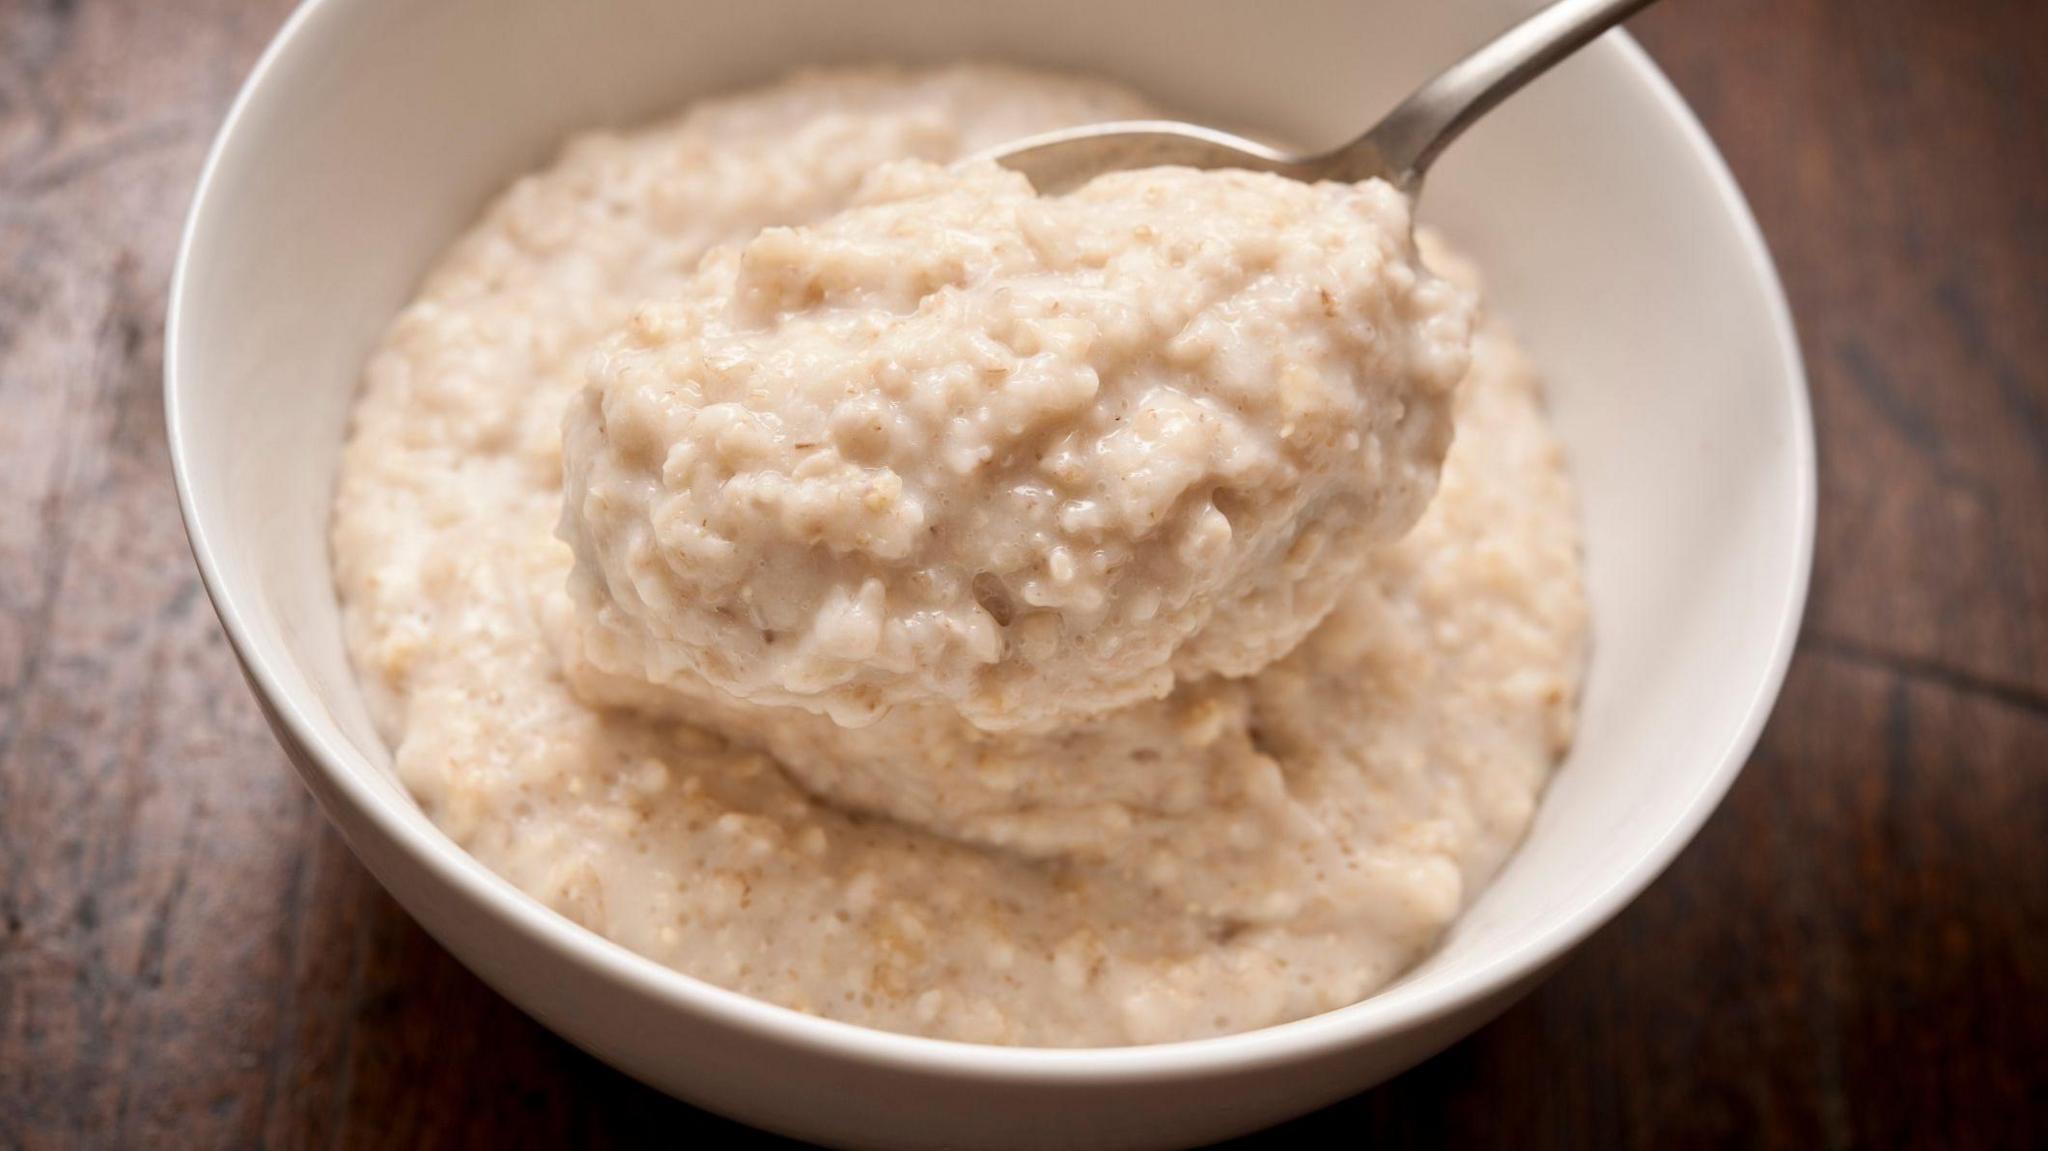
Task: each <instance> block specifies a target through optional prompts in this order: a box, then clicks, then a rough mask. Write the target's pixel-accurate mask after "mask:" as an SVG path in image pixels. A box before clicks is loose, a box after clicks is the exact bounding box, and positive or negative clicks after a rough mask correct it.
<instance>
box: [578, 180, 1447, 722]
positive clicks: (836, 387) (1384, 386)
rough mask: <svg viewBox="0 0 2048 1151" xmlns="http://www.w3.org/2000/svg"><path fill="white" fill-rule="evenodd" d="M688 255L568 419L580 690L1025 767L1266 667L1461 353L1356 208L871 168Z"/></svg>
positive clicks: (1440, 307)
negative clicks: (801, 218) (984, 748)
mask: <svg viewBox="0 0 2048 1151" xmlns="http://www.w3.org/2000/svg"><path fill="white" fill-rule="evenodd" d="M859 200H860V203H859V205H858V206H857V207H856V208H854V209H852V210H850V211H848V212H846V213H844V214H842V215H839V216H836V217H834V218H833V219H832V220H831V221H829V222H826V223H823V224H820V225H819V226H816V227H807V228H771V229H768V230H767V231H764V232H762V233H761V234H760V235H759V236H756V237H754V238H753V239H751V240H749V241H747V242H746V243H745V244H736V245H730V246H727V247H724V248H721V249H718V250H716V251H714V252H713V253H712V254H711V255H710V256H709V257H708V258H707V259H706V260H705V263H704V265H703V267H702V268H701V269H700V270H699V272H698V274H697V277H696V279H695V281H694V282H693V283H692V284H690V285H689V286H688V287H687V288H685V289H684V291H683V293H682V294H681V295H679V296H677V297H674V298H672V299H668V300H663V301H660V302H656V303H651V304H649V305H647V306H646V307H643V308H641V309H639V310H638V311H636V312H635V313H634V315H633V318H632V319H631V320H630V321H629V322H628V323H627V325H626V329H625V331H624V332H623V333H622V334H621V335H620V336H619V337H618V338H616V339H613V340H610V341H607V342H606V343H605V345H604V346H603V349H602V350H601V351H600V352H599V353H598V354H597V356H596V357H595V359H594V362H593V363H594V366H593V368H592V379H591V387H590V388H588V389H587V390H586V391H585V392H584V393H583V394H582V396H581V397H580V398H579V399H578V400H577V401H576V402H575V403H573V404H572V405H571V406H570V409H569V411H570V414H569V419H568V423H567V426H566V429H565V432H564V443H565V449H566V460H565V464H566V476H565V486H566V488H567V491H568V493H569V494H568V498H567V501H566V503H565V508H564V517H563V526H564V535H565V536H566V537H567V538H568V540H569V542H570V543H571V544H572V545H573V546H574V548H575V550H576V554H577V564H576V569H575V574H574V576H573V577H572V581H571V585H570V586H571V590H572V593H573V594H574V595H575V597H576V599H577V601H578V604H579V606H580V607H582V608H584V609H585V612H584V614H585V616H586V619H587V623H588V630H589V635H588V636H587V642H586V644H585V650H586V652H587V653H588V654H589V656H590V658H591V659H592V661H593V662H595V663H597V664H599V665H600V666H602V667H603V668H605V670H608V671H615V672H620V673H623V674H626V675H629V676H635V677H644V678H646V679H648V680H649V681H650V682H653V683H657V684H681V685H683V686H684V687H685V689H687V690H697V689H700V688H707V687H708V688H711V689H715V690H717V691H719V692H722V693H724V694H726V695H729V696H733V697H737V698H739V699H744V700H747V701H749V702H753V703H764V704H779V705H796V706H801V707H805V708H806V709H809V710H817V711H821V712H824V713H826V714H828V715H830V716H831V717H832V718H833V719H834V720H836V721H837V722H838V723H840V724H842V725H845V726H860V725H864V724H867V723H870V722H873V721H874V720H875V718H876V717H878V716H880V715H882V714H884V713H886V712H888V711H890V710H891V709H893V708H895V707H898V706H901V705H905V704H934V705H937V706H940V707H942V708H947V709H951V710H957V711H959V712H960V713H962V714H963V715H964V716H965V717H966V718H967V719H968V721H969V722H971V723H973V724H974V725H975V726H977V727H981V728H985V729H990V730H1017V729H1044V728H1048V727H1052V726H1056V725H1059V724H1064V723H1068V722H1072V721H1074V720H1078V719H1085V718H1087V717H1089V716H1091V715H1095V714H1100V713H1103V712H1107V711H1113V710H1117V709H1120V708H1123V707H1127V706H1129V705H1131V704H1135V703H1139V702H1142V701H1149V700H1156V699H1159V698H1161V697H1163V696H1165V695H1166V694H1167V693H1168V692H1169V691H1170V690H1171V689H1172V687H1173V685H1174V683H1175V682H1176V681H1177V680H1194V679H1200V678H1202V677H1204V676H1211V675H1230V676H1242V675H1247V674H1250V673H1252V672H1255V671H1257V670H1259V669H1260V668H1262V667H1264V666H1266V665H1267V664H1269V663H1271V662H1273V660H1274V659H1276V658H1278V657H1279V656H1282V655H1285V654H1286V653H1287V652H1289V651H1291V650H1293V648H1294V647H1295V645H1296V644H1298V643H1300V642H1301V638H1302V637H1303V636H1304V635H1306V634H1307V633H1308V631H1309V629H1311V628H1312V627H1314V626H1315V625H1316V624H1317V623H1318V622H1320V621H1321V620H1322V618H1323V617H1324V616H1325V615H1327V614H1328V613H1329V610H1330V608H1331V606H1332V605H1333V604H1335V603H1336V601H1337V597H1338V594H1339V592H1340V591H1341V589H1343V588H1345V587H1347V586H1349V585H1350V584H1351V583H1353V582H1354V580H1355V579H1356V577H1357V575H1358V573H1359V570H1360V569H1361V568H1362V567H1363V565H1364V563H1365V560H1366V558H1367V556H1368V554H1369V552H1370V550H1371V547H1372V546H1373V545H1374V544H1378V543H1384V542H1387V541H1389V540H1391V539H1394V538H1396V537H1398V536H1400V535H1401V534H1402V533H1404V532H1406V531H1407V530H1408V529H1409V528H1410V527H1411V526H1413V524H1414V522H1415V518H1416V517H1417V516H1418V515H1420V514H1421V511H1422V507H1423V504H1424V503H1426V502H1427V500H1428V498H1429V496H1430V494H1431V493H1432V492H1433V491H1434V490H1435V487H1436V477H1437V470H1438V468H1439V467H1440V466H1441V465H1442V461H1443V454H1444V449H1445V448H1446V447H1447V446H1448V444H1449V442H1450V423H1449V416H1450V396H1451V390H1452V388H1453V387H1455V386H1456V384H1457V382H1458V380H1459V379H1460V377H1462V376H1463V375H1464V372H1465V367H1466V363H1467V354H1466V353H1467V347H1468V344H1469V324H1468V320H1467V314H1468V307H1467V303H1466V299H1465V296H1464V294H1463V293H1462V292H1459V291H1458V290H1456V289H1454V288H1452V287H1450V286H1449V285H1447V284H1445V283H1444V282H1443V281H1441V280H1438V279H1436V278H1435V277H1434V276H1429V275H1426V274H1423V273H1421V272H1420V271H1419V270H1418V268H1417V266H1416V263H1415V261H1414V259H1413V258H1412V255H1411V252H1412V244H1411V242H1410V239H1409V226H1408V207H1407V203H1406V200H1405V199H1404V198H1403V197H1402V196H1401V195H1400V193H1398V192H1396V191H1394V190H1393V189H1392V188H1390V187H1388V186H1387V185H1386V184H1384V183H1380V182H1377V181H1375V182H1373V183H1370V184H1363V185H1359V186H1357V187H1352V186H1349V185H1342V184H1319V185H1309V184H1303V183H1300V182H1297V181H1293V180H1288V179H1285V178H1282V177H1279V176H1270V175H1255V174H1253V173H1249V172H1193V171H1188V170H1184V169H1172V170H1156V171H1147V172H1127V173H1116V174H1113V175H1110V176H1106V177H1104V178H1103V179H1101V180H1098V181H1095V182H1094V183H1092V184H1090V185H1088V186H1087V187H1085V188H1082V189H1080V190H1079V191H1077V192H1075V193H1074V194H1072V195H1070V196H1061V197H1053V198H1044V199H1041V198H1039V197H1038V196H1037V195H1036V194H1034V193H1033V191H1032V189H1031V185H1030V184H1029V183H1028V182H1027V181H1026V180H1025V179H1024V177H1022V176H1019V175H1017V174H1015V173H1012V172H1005V171H1002V170H1000V169H998V168H996V167H995V166H993V165H987V166H985V167H983V168H980V169H976V170H973V171H969V172H965V173H951V172H948V171H947V170H946V169H944V168H940V167H936V166H933V165H930V164H926V163H906V164H900V165H894V166H890V167H886V168H884V169H882V170H880V171H879V172H878V173H877V174H876V175H875V177H873V178H871V179H870V180H869V181H868V182H867V184H866V185H865V187H864V188H863V190H862V192H861V194H860V196H859Z"/></svg>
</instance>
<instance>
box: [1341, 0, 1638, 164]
mask: <svg viewBox="0 0 2048 1151" xmlns="http://www.w3.org/2000/svg"><path fill="white" fill-rule="evenodd" d="M1650 2H1651V0H1556V3H1553V4H1551V5H1550V6H1549V7H1547V8H1544V9H1543V10H1542V11H1540V12H1538V13H1536V14H1535V15H1534V16H1531V17H1529V18H1528V19H1526V20H1524V21H1522V22H1521V23H1520V24H1517V25H1515V26H1514V27H1512V28H1510V29H1508V30H1507V31H1506V32H1503V33H1501V34H1500V36H1498V37H1497V38H1495V39H1494V40H1493V42H1492V43H1490V44H1487V45H1486V46H1485V47H1483V48H1481V49H1479V50H1478V51H1476V52H1474V53H1472V54H1471V55H1470V56H1467V57H1465V58H1464V59H1463V60H1460V61H1458V62H1457V63H1456V64H1453V65H1451V66H1450V67H1448V68H1446V69H1444V70H1443V71H1442V72H1439V73H1437V74H1436V76H1435V77H1433V78H1432V79H1431V80H1430V81H1429V82H1428V83H1426V84H1424V85H1423V86H1422V87H1420V88H1417V89H1416V90H1415V91H1414V92H1413V93H1412V94H1411V95H1410V96H1409V97H1408V98H1407V99H1406V100H1403V101H1401V103H1400V105H1399V106H1398V107H1396V108H1395V109H1394V110H1393V111H1392V112H1389V113H1387V116H1386V118H1385V119H1383V120H1381V121H1380V122H1379V123H1378V124H1376V125H1374V126H1373V129H1372V131H1370V132H1367V133H1366V134H1365V135H1363V136H1361V137H1359V138H1358V139H1357V140H1355V141H1353V142H1351V143H1350V144H1347V145H1345V146H1344V147H1343V148H1341V149H1339V150H1338V153H1337V155H1338V156H1339V157H1349V158H1351V159H1354V160H1356V161H1358V166H1359V167H1360V168H1361V170H1362V171H1365V172H1374V171H1378V172H1393V173H1395V174H1396V175H1395V182H1396V183H1397V184H1399V185H1400V186H1401V187H1403V188H1405V189H1408V190H1411V191H1412V190H1413V189H1414V188H1415V187H1416V186H1417V185H1419V184H1420V183H1421V182H1422V176H1423V174H1424V173H1425V172H1427V171H1428V170H1429V166H1430V164H1431V163H1432V162H1433V161H1435V160H1436V158H1437V156H1438V154H1440V153H1441V152H1442V151H1443V150H1444V149H1445V148H1447V147H1449V146H1450V144H1451V141H1453V140H1456V139H1457V138H1458V135H1459V133H1461V132H1463V131H1464V130H1465V129H1466V128H1468V127H1470V126H1471V125H1472V122H1473V121H1474V120H1477V119H1479V117H1481V116H1483V115H1485V114H1486V113H1487V112H1488V111H1489V110H1491V109H1492V108H1493V106H1494V105H1496V104H1498V103H1500V102H1501V101H1502V100H1505V99H1507V98H1508V97H1509V96H1512V95H1514V94H1515V93H1516V92H1518V91H1520V90H1521V88H1522V85H1524V84H1527V83H1528V82H1529V81H1531V80H1533V79H1535V78H1536V77H1537V76H1540V75H1542V74H1543V73H1544V72H1545V71H1546V70H1548V69H1549V68H1550V66H1551V65H1553V64H1555V63H1557V62H1558V61H1559V60H1562V59H1564V58H1565V57H1566V56H1569V55H1571V54H1572V53H1573V52H1576V51H1578V50H1579V49H1580V48H1583V47H1585V46H1586V45H1587V44H1588V43H1590V42H1591V41H1592V40H1593V39H1594V38H1596V37H1598V36H1599V35H1600V34H1601V33H1602V32H1605V31H1607V30H1608V29H1609V28H1612V27H1613V26H1615V25H1616V24H1619V23H1621V22H1622V21H1623V20H1624V19H1627V18H1628V17H1629V16H1631V15H1633V14H1634V13H1635V12H1636V11H1638V10H1639V9H1642V8H1644V7H1647V6H1648V5H1649V4H1650ZM1339 166H1340V167H1341V166H1345V165H1343V163H1342V161H1341V160H1340V165H1339Z"/></svg>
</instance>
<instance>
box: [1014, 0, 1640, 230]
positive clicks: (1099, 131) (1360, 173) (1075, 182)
mask: <svg viewBox="0 0 2048 1151" xmlns="http://www.w3.org/2000/svg"><path fill="white" fill-rule="evenodd" d="M1649 4H1650V0H1557V2H1556V3H1554V4H1552V5H1550V6H1549V7H1548V8H1545V9H1543V10H1542V11H1540V12H1538V13H1536V14H1535V15H1534V16H1531V17H1529V18H1528V19H1526V20H1524V21H1522V22H1521V23H1520V24H1517V25H1515V26H1514V27H1513V28H1510V29H1508V30H1507V31H1506V32H1504V33H1502V34H1501V35H1500V36H1498V37H1496V38H1495V39H1494V40H1493V41H1492V42H1491V43H1488V44H1487V45H1486V46H1485V47H1483V48H1481V49H1479V50H1478V51H1476V52H1474V53H1472V54H1471V55H1470V56H1467V57H1465V58H1464V59H1463V60H1460V61H1459V62H1458V63H1456V64H1453V65H1451V66H1450V67H1449V68H1446V69H1445V70H1444V71H1442V72H1439V73H1437V75H1436V76H1435V77H1434V78H1432V79H1431V80H1430V81H1429V82H1428V83H1426V84H1424V85H1423V86H1422V87H1420V88H1417V89H1416V90H1415V91H1414V92H1413V93H1412V94H1410V95H1409V97H1408V98H1407V99H1406V100H1403V101H1402V102H1401V103H1400V104H1399V105H1398V106H1396V107H1395V108H1394V110H1393V111H1392V112H1389V113H1387V115H1386V117H1385V118H1383V119H1382V120H1380V122H1379V123H1378V124H1375V125H1373V127H1372V129H1371V130H1370V131H1368V132H1366V133H1365V134H1364V135H1363V136H1360V137H1358V138H1357V139H1356V140H1353V141H1351V142H1350V143H1348V144H1345V145H1344V146H1343V147H1340V148H1337V149H1334V150H1332V151H1328V152H1318V153H1308V154H1301V153H1293V152H1284V151H1281V150H1279V149H1277V148H1273V147H1271V146H1269V145H1266V144H1261V143H1259V142H1258V141H1255V140H1247V139H1245V138H1244V137H1241V136H1234V135H1231V134H1230V133H1228V132H1220V131H1217V130H1216V129H1214V128H1205V127H1202V126H1200V125H1196V124H1184V123H1179V122H1177V121H1172V120H1131V121H1123V122H1118V123H1109V124H1093V125H1089V126H1087V127H1081V128H1070V129H1067V130H1065V131H1059V132H1048V133H1045V134H1043V135H1038V136H1031V137H1028V138H1026V139H1022V140H1017V141H1013V142H1011V143H1009V144H1005V145H1003V146H1002V147H1000V148H996V149H994V150H992V151H989V152H984V153H982V154H981V155H980V156H979V157H976V158H977V159H988V160H994V161H995V162H996V163H998V164H1001V165H1002V166H1003V167H1005V168H1008V169H1010V170H1011V171H1013V172H1021V173H1023V174H1024V175H1025V176H1027V177H1029V178H1030V180H1031V183H1032V184H1033V185H1034V186H1036V187H1037V188H1038V189H1039V191H1041V192H1045V193H1048V194H1051V193H1059V192H1065V191H1068V190H1071V189H1073V188H1075V187H1078V186H1080V185H1081V184H1084V183H1086V182H1087V181H1088V180H1090V179H1091V178H1093V177H1095V176H1099V175H1101V174H1102V173H1104V172H1120V171H1125V170H1128V169H1131V168H1154V167H1160V166H1165V165H1170V166H1174V167H1183V168H1201V169H1213V168H1241V169H1245V170H1247V171H1252V172H1273V173H1277V174H1279V175H1282V176H1287V177H1291V178H1293V179H1296V180H1307V181H1311V182H1313V181H1317V180H1338V181H1342V182H1344V183H1347V184H1349V183H1357V182H1359V181H1361V180H1373V179H1378V180H1385V181H1387V182H1388V183H1390V184H1392V185H1394V186H1395V187H1397V188H1399V189H1401V190H1402V191H1404V192H1407V193H1408V194H1410V195H1411V196H1412V195H1414V194H1415V193H1416V192H1417V191H1419V190H1420V188H1421V184H1422V177H1423V175H1424V173H1426V172H1427V171H1428V170H1429V166H1430V164H1431V163H1433V162H1434V161H1435V160H1436V158H1437V157H1438V156H1439V155H1441V154H1442V153H1443V150H1444V149H1445V148H1447V147H1449V146H1450V144H1451V142H1452V141H1454V140H1456V139H1457V138H1458V136H1459V135H1460V134H1461V133H1463V132H1464V131H1465V129H1466V128H1469V127H1471V126H1472V124H1473V122H1474V121H1476V120H1478V119H1479V117H1481V116H1483V115H1485V114H1486V113H1487V112H1489V111H1491V110H1492V109H1493V107H1494V106H1495V105H1497V104H1499V103H1500V102H1501V101H1503V100H1505V99H1507V98H1508V97H1509V96H1512V95H1514V94H1515V93H1516V92H1518V91H1520V90H1521V88H1522V86H1523V85H1525V84H1527V83H1528V82H1529V81H1531V80H1533V79H1535V78H1536V77H1538V76H1540V75H1542V74H1543V73H1544V72H1546V71H1548V70H1549V69H1550V67H1551V66H1552V65H1554V64H1556V63H1557V62H1558V61H1560V60H1563V59H1564V58H1565V57H1567V56H1570V55H1571V54H1572V53H1574V52H1576V51H1578V50H1579V49H1580V48H1582V47H1584V46H1585V45H1587V44H1588V43H1591V42H1592V41H1593V40H1594V39H1595V38H1597V37H1598V36H1599V35H1600V34H1601V33H1603V32H1605V31H1607V30H1608V29H1609V28H1612V27H1613V26H1614V25H1616V24H1619V23H1620V22H1621V21H1622V20H1624V19H1626V18H1628V17H1629V16H1631V15H1633V14H1634V13H1635V12H1637V11H1639V10H1640V9H1643V8H1646V7H1648V6H1649Z"/></svg>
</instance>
